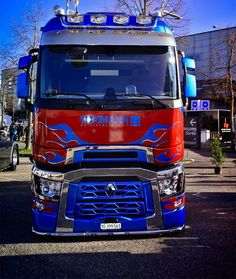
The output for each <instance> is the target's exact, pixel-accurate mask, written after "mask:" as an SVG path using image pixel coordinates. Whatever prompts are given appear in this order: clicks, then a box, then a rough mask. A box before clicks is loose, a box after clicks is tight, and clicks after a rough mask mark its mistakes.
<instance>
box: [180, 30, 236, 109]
mask: <svg viewBox="0 0 236 279" xmlns="http://www.w3.org/2000/svg"><path fill="white" fill-rule="evenodd" d="M177 42H178V47H179V49H181V50H183V51H184V52H185V54H186V56H188V57H192V58H194V59H195V61H196V72H195V74H196V78H197V92H198V94H197V98H198V99H208V100H210V107H211V108H212V109H229V108H230V98H231V96H230V92H229V88H228V86H227V80H226V78H227V75H228V73H227V66H228V65H229V63H231V65H233V64H234V65H235V64H236V26H235V27H231V28H226V29H214V30H213V31H209V32H204V33H198V34H192V35H188V36H184V37H179V38H177ZM230 44H231V47H232V52H233V53H232V57H230V56H231V53H230V48H229V45H230ZM232 78H233V85H234V92H235V89H236V66H235V67H234V69H232ZM234 98H235V96H234Z"/></svg>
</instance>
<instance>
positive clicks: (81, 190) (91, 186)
mask: <svg viewBox="0 0 236 279" xmlns="http://www.w3.org/2000/svg"><path fill="white" fill-rule="evenodd" d="M88 180H89V181H87V179H85V180H84V181H81V182H79V183H71V184H70V187H69V193H68V203H67V209H66V216H67V217H69V218H78V219H86V218H99V217H108V218H109V217H119V216H120V217H121V216H123V217H127V218H138V217H145V216H150V215H152V214H153V212H154V211H153V210H154V208H153V201H152V193H151V185H150V183H149V182H141V181H139V180H135V181H134V180H128V181H120V180H118V178H117V177H116V178H113V181H115V182H108V181H92V179H91V180H90V179H88ZM117 180H118V181H117ZM109 181H112V180H110V178H109ZM109 187H110V188H109Z"/></svg>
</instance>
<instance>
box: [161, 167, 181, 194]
mask: <svg viewBox="0 0 236 279" xmlns="http://www.w3.org/2000/svg"><path fill="white" fill-rule="evenodd" d="M158 184H159V189H160V194H161V196H162V197H163V196H171V195H173V194H177V193H179V192H181V191H182V190H183V189H184V175H183V174H178V173H173V174H172V175H171V176H167V177H165V178H163V179H161V180H159V181H158Z"/></svg>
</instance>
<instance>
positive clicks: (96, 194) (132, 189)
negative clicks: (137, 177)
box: [78, 181, 143, 200]
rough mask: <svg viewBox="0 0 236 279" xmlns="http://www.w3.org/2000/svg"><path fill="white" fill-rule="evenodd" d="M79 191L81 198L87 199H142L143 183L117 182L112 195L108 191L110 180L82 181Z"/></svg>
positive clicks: (79, 197)
mask: <svg viewBox="0 0 236 279" xmlns="http://www.w3.org/2000/svg"><path fill="white" fill-rule="evenodd" d="M79 185H80V187H79V188H80V190H79V192H78V199H79V200H87V199H96V200H97V199H109V200H111V199H112V200H114V199H140V198H143V191H142V183H141V182H139V181H135V182H115V183H114V186H115V191H114V193H113V194H112V195H111V194H110V193H109V191H106V186H107V185H108V182H92V183H91V182H90V183H89V182H81V183H80V184H79Z"/></svg>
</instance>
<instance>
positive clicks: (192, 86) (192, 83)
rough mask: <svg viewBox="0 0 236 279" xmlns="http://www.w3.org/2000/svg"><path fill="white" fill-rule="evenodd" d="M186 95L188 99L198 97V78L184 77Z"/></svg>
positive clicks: (189, 75) (188, 75)
mask: <svg viewBox="0 0 236 279" xmlns="http://www.w3.org/2000/svg"><path fill="white" fill-rule="evenodd" d="M184 93H185V97H186V98H194V97H196V96H197V84H196V77H195V76H194V75H191V74H186V75H185V76H184Z"/></svg>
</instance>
